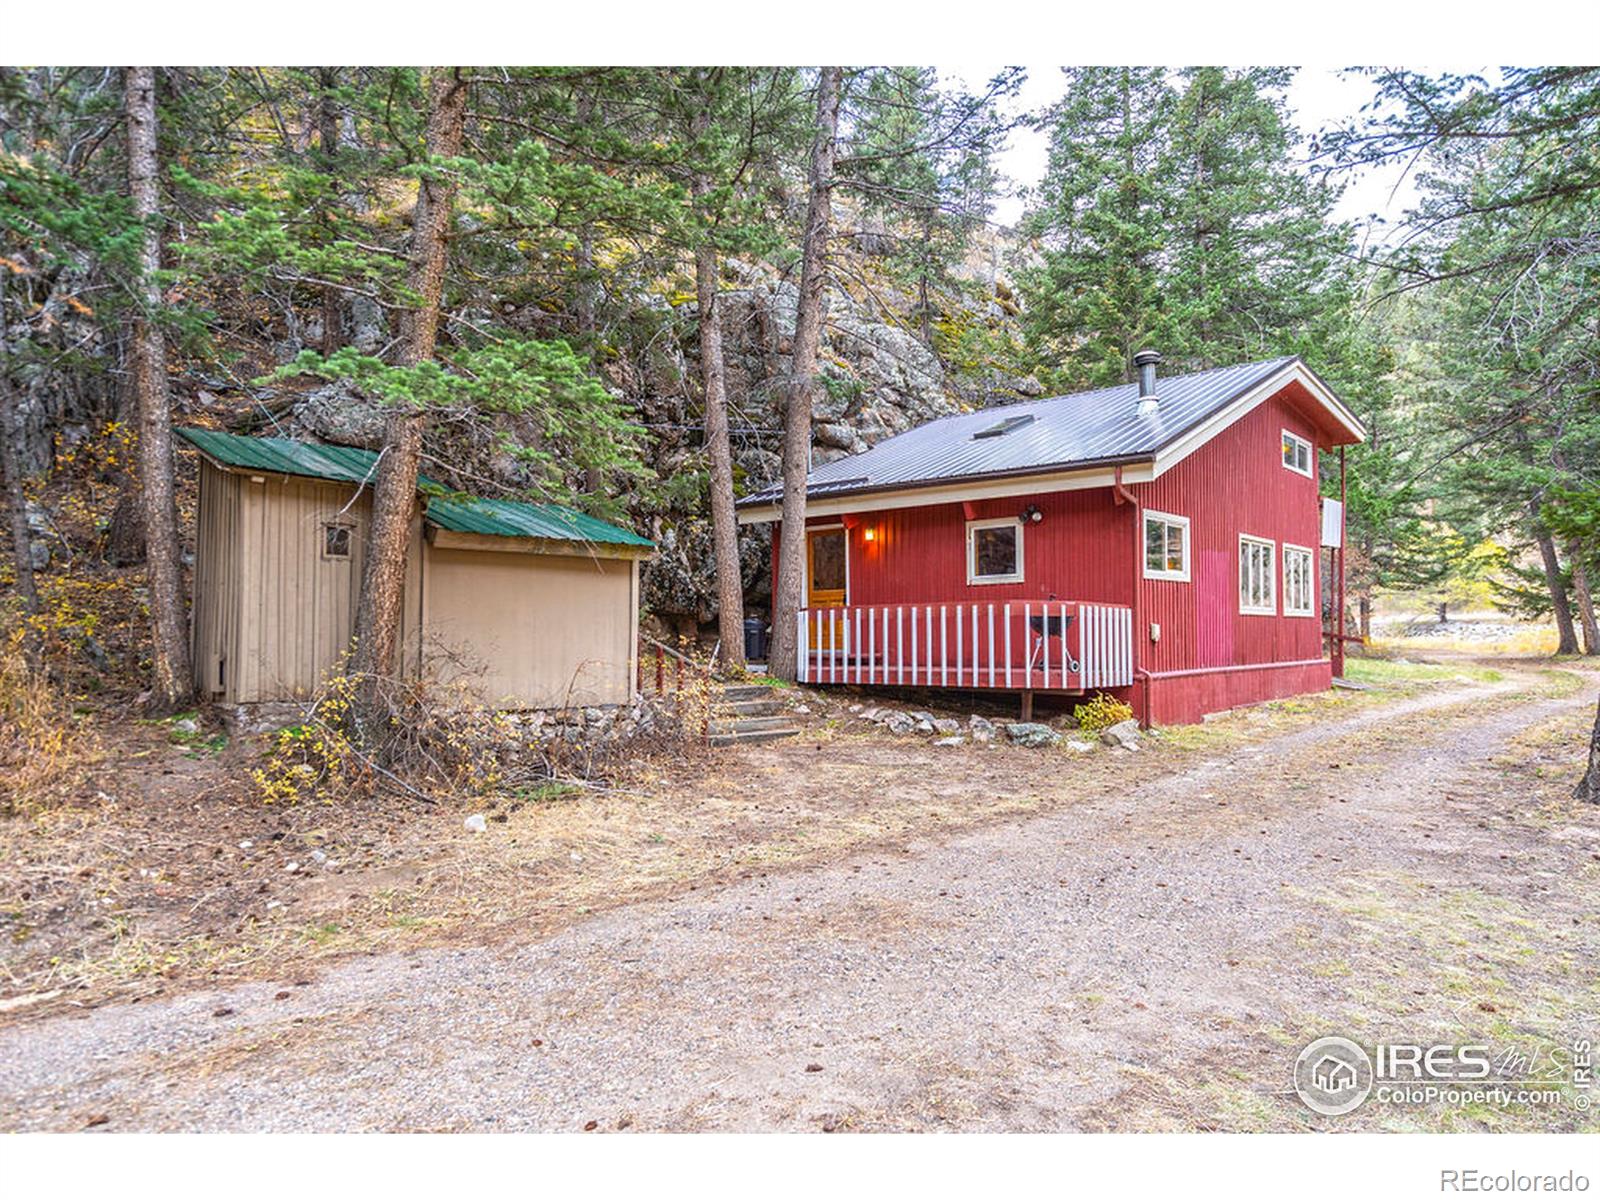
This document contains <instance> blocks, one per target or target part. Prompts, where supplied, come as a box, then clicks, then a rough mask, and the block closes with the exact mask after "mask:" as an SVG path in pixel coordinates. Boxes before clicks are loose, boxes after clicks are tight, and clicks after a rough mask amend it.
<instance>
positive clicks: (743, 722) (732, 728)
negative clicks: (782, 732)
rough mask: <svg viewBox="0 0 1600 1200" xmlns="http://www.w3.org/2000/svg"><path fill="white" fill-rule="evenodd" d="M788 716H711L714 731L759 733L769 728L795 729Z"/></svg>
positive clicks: (712, 730)
mask: <svg viewBox="0 0 1600 1200" xmlns="http://www.w3.org/2000/svg"><path fill="white" fill-rule="evenodd" d="M793 728H794V726H792V725H791V724H789V718H788V717H734V718H732V719H731V720H728V719H719V718H717V717H712V718H711V732H712V733H757V732H760V731H762V730H767V729H793Z"/></svg>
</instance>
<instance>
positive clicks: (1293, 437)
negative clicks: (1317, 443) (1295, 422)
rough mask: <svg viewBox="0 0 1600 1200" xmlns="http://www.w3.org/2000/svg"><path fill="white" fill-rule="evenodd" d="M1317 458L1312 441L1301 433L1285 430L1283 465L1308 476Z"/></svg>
mask: <svg viewBox="0 0 1600 1200" xmlns="http://www.w3.org/2000/svg"><path fill="white" fill-rule="evenodd" d="M1315 463H1316V458H1315V456H1314V455H1313V454H1312V452H1311V443H1310V442H1308V441H1306V440H1305V438H1303V437H1301V436H1300V435H1299V434H1294V433H1290V432H1289V431H1288V430H1287V429H1285V430H1284V431H1283V465H1284V466H1286V467H1288V468H1289V470H1291V471H1295V472H1298V473H1299V474H1301V475H1304V476H1306V477H1307V478H1309V477H1310V475H1311V470H1312V467H1313V465H1314V464H1315Z"/></svg>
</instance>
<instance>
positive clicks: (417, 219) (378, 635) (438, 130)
mask: <svg viewBox="0 0 1600 1200" xmlns="http://www.w3.org/2000/svg"><path fill="white" fill-rule="evenodd" d="M466 116H467V81H466V78H465V77H464V75H463V73H462V70H461V68H460V67H456V68H453V69H450V70H441V69H436V70H434V71H432V72H431V73H430V75H429V80H428V132H427V154H428V159H429V162H430V169H429V171H428V173H427V174H426V175H425V176H424V178H423V179H422V181H421V183H420V184H419V185H418V187H417V203H416V207H415V209H414V210H413V214H412V222H411V249H410V254H409V256H408V258H409V264H408V267H407V271H406V286H407V288H408V289H409V290H410V291H411V292H413V293H415V294H416V296H417V297H418V299H417V302H416V306H415V307H414V308H410V309H407V310H406V311H405V312H404V313H403V314H402V316H401V319H400V350H399V355H398V359H399V362H400V364H401V365H403V366H415V365H416V364H417V363H421V362H426V361H427V360H429V359H431V358H432V357H433V352H434V346H435V344H436V342H437V339H438V331H439V308H440V302H441V299H442V297H443V295H444V271H445V255H446V250H447V234H448V232H449V229H450V217H451V212H452V208H453V206H454V203H455V193H456V186H455V184H454V182H453V181H452V179H451V177H450V176H449V175H448V173H446V174H442V175H441V174H438V173H437V171H438V167H437V160H439V159H443V158H454V157H455V156H456V155H458V154H459V153H460V152H461V142H462V138H463V135H464V133H465V130H466ZM424 419H425V418H424V415H423V413H422V412H420V411H418V410H416V409H412V408H397V409H395V411H393V412H391V413H390V414H389V416H388V418H387V419H386V420H385V422H384V430H383V450H382V453H381V455H380V457H379V460H378V470H377V478H376V480H375V481H374V484H373V492H372V518H371V526H370V528H369V529H368V532H367V546H366V561H365V563H364V564H363V566H362V572H361V593H360V598H359V600H358V601H357V604H356V617H355V645H354V649H353V650H352V653H351V656H350V672H351V674H352V675H354V676H355V677H356V680H357V688H356V713H355V717H356V723H357V727H358V729H360V730H361V731H362V732H363V733H365V734H368V735H371V734H372V733H375V732H376V726H375V722H376V720H377V719H378V717H379V709H380V703H381V695H382V686H383V681H384V680H385V679H386V678H388V677H389V676H391V675H392V674H393V673H394V657H395V638H396V635H397V633H398V632H399V627H400V600H401V593H402V591H403V589H404V586H405V573H406V551H407V545H408V543H409V541H410V536H411V520H412V517H413V515H414V513H415V511H416V503H417V471H418V466H419V464H420V462H421V459H422V432H423V423H424Z"/></svg>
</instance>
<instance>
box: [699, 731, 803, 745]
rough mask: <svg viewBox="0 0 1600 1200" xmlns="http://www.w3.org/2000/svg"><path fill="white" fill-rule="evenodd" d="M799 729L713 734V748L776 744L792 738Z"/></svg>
mask: <svg viewBox="0 0 1600 1200" xmlns="http://www.w3.org/2000/svg"><path fill="white" fill-rule="evenodd" d="M799 732H800V731H799V730H798V729H794V728H792V727H791V728H786V729H746V730H736V731H728V732H723V733H712V735H711V744H712V745H713V746H750V745H754V744H755V743H757V742H775V741H778V740H779V739H780V738H791V737H794V736H795V734H797V733H799Z"/></svg>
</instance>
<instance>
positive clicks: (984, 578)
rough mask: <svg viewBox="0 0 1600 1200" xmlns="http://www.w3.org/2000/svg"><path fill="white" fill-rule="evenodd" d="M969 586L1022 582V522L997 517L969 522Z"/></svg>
mask: <svg viewBox="0 0 1600 1200" xmlns="http://www.w3.org/2000/svg"><path fill="white" fill-rule="evenodd" d="M967 582H968V583H1021V582H1022V522H1021V521H1018V520H1017V519H1016V518H1015V517H997V518H994V519H991V520H987V521H968V522H967Z"/></svg>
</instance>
